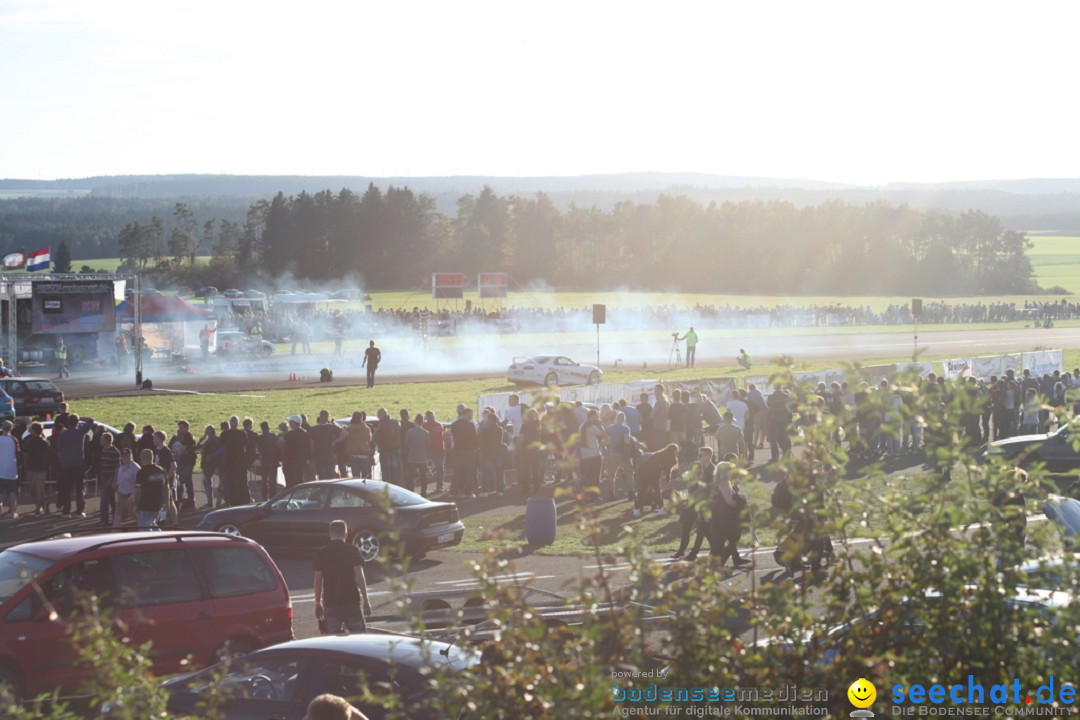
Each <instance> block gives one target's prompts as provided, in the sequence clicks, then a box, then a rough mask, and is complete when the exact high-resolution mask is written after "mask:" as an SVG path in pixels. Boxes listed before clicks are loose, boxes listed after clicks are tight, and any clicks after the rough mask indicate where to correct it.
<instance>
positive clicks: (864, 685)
mask: <svg viewBox="0 0 1080 720" xmlns="http://www.w3.org/2000/svg"><path fill="white" fill-rule="evenodd" d="M847 697H848V700H849V701H850V702H851V704H852V705H854V706H855V707H857V708H868V707H870V706H871V705H873V704H874V700H875V699H877V688H875V687H874V683H872V682H870V681H869V680H867V679H866V678H859V679H858V680H856V681H855V682H853V683H851V687H849V688H848V689H847Z"/></svg>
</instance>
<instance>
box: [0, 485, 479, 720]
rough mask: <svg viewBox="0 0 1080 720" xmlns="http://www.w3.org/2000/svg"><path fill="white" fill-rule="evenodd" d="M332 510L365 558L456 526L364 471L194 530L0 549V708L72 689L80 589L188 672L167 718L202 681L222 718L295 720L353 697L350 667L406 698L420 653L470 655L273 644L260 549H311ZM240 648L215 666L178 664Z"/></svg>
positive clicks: (95, 534) (278, 587)
mask: <svg viewBox="0 0 1080 720" xmlns="http://www.w3.org/2000/svg"><path fill="white" fill-rule="evenodd" d="M339 518H340V519H345V520H346V522H347V523H348V525H349V528H350V532H351V534H350V535H349V537H348V541H349V542H352V543H354V544H355V545H356V546H357V547H358V548H360V550H361V553H362V555H363V557H364V560H365V561H366V562H376V561H381V560H383V559H384V558H387V557H390V556H395V557H399V556H402V555H405V554H408V555H410V556H412V557H422V556H423V554H424V553H426V552H427V551H429V550H432V549H435V548H440V547H447V546H451V545H456V544H458V543H460V542H461V538H462V535H463V533H464V525H463V524H462V523H461V521H460V519H459V517H458V509H457V506H456V505H455V504H454V503H447V502H433V501H429V500H427V499H426V498H423V497H421V496H419V495H416V494H415V493H411V492H409V491H407V490H404V489H402V488H399V487H397V486H394V485H390V484H387V483H383V482H381V481H378V480H340V481H316V482H311V483H304V484H301V485H298V486H296V487H295V488H292V489H289V490H287V491H286V492H283V493H281V494H279V495H278V496H276V497H274V498H271V499H270V500H268V501H267V502H263V503H258V504H253V505H249V506H244V507H235V508H228V509H224V510H218V511H214V512H210V513H208V514H207V515H206V516H204V518H203V520H202V522H201V523H200V524H199V526H198V528H197V529H196V530H183V531H179V530H177V531H165V532H145V531H139V530H135V529H132V530H131V531H130V532H123V533H107V532H102V531H98V530H91V531H88V532H85V533H77V534H74V536H73V534H72V533H62V534H59V535H55V536H49V537H45V538H42V539H39V540H36V541H30V542H24V543H20V544H17V545H14V546H13V547H10V548H8V549H6V550H3V551H0V619H2V622H0V708H2V707H4V705H5V703H6V702H10V701H12V700H14V699H25V698H30V697H34V696H36V695H38V694H40V693H49V692H52V691H53V690H56V689H58V688H59V690H60V693H61V695H64V696H70V695H74V694H75V693H77V692H78V690H79V687H80V684H81V683H82V682H83V681H84V680H85V679H86V678H87V676H88V675H89V673H90V670H88V669H86V668H85V666H84V665H83V664H82V663H80V662H79V661H78V653H77V649H76V648H75V647H73V645H72V643H71V630H72V624H73V623H74V622H75V621H76V620H77V618H78V617H79V616H80V614H81V613H82V611H83V609H84V603H85V601H86V600H88V599H89V597H90V596H94V597H96V598H98V602H99V603H100V605H101V607H102V608H103V609H105V610H106V611H108V612H109V613H110V614H111V616H112V618H113V619H114V620H115V621H116V622H118V623H119V624H120V625H121V626H123V627H127V628H129V633H130V639H131V642H132V644H134V645H138V644H142V643H144V642H147V641H151V642H152V648H153V655H152V657H151V660H152V662H153V671H154V672H155V673H157V674H161V675H174V674H176V673H179V672H187V673H189V674H187V675H184V676H181V677H178V678H176V679H174V680H172V681H170V682H169V683H168V684H167V687H168V689H169V691H170V693H171V698H172V699H171V700H170V705H169V707H170V710H171V711H174V712H176V713H181V712H189V711H191V710H192V709H193V708H194V706H195V704H196V703H197V702H198V701H199V696H200V693H202V692H203V691H204V690H205V689H206V688H207V687H209V683H210V682H211V680H210V679H211V678H215V681H217V682H223V683H224V685H223V686H222V685H219V686H218V690H221V689H222V688H223V687H224V688H225V689H226V690H227V691H228V692H229V693H230V694H231V695H230V698H229V700H228V702H227V703H226V706H225V710H226V712H225V715H224V716H225V717H227V718H230V720H232V719H235V718H248V717H259V718H266V717H271V716H275V715H276V716H278V717H282V718H293V717H295V718H300V717H302V716H303V707H304V706H305V705H306V704H307V702H308V701H310V699H311V698H312V697H314V696H315V695H318V694H321V693H323V692H338V693H339V694H346V695H355V694H356V693H355V683H356V679H357V677H359V674H360V673H361V672H362V673H363V676H364V677H365V678H366V679H367V680H368V682H384V681H386V682H391V683H392V685H393V686H394V687H395V688H396V689H397V692H399V693H400V694H401V695H402V697H403V698H406V699H408V698H410V697H412V696H413V695H414V694H415V692H416V691H417V690H419V688H420V685H421V682H420V678H421V670H422V669H423V668H424V667H425V666H428V665H430V664H432V663H433V662H434V661H433V660H432V659H431V658H436V659H438V662H437V663H434V664H436V665H439V666H440V667H444V668H445V669H448V670H450V671H455V672H456V671H460V670H461V669H464V668H465V667H468V666H469V665H471V664H474V663H475V662H476V661H477V658H476V657H475V656H474V655H475V654H474V653H472V652H471V651H469V650H463V649H460V648H458V649H453V648H451V647H450V646H446V647H442V646H440V647H438V648H436V649H439V650H442V649H445V650H446V651H447V652H445V653H441V652H432V653H422V652H421V649H420V643H419V640H417V639H415V638H412V639H410V638H402V637H401V636H397V635H386V636H361V637H351V638H350V637H343V638H317V639H312V640H305V641H298V642H296V643H287V642H286V641H289V640H292V638H293V630H292V619H293V609H292V601H291V599H290V597H289V589H288V587H287V586H286V583H285V580H284V578H283V577H282V574H281V572H280V570H279V569H278V567H277V565H275V563H274V561H273V560H272V559H271V557H270V555H269V554H268V553H267V551H266V549H265V548H264V545H265V546H266V547H269V548H280V549H289V550H299V551H314V550H316V549H317V548H319V547H322V546H323V545H325V543H326V541H327V529H328V526H329V523H330V521H331V520H334V519H339ZM279 643H286V644H279ZM260 648H267V649H266V650H265V651H261V652H255V651H258V650H259V649H260ZM248 653H253V654H252V655H249V656H247V657H246V659H244V660H243V661H242V662H240V664H237V665H233V666H230V667H228V668H226V669H224V670H222V669H220V668H211V669H210V670H207V671H206V672H205V673H204V672H195V673H193V674H192V673H190V671H191V670H192V669H193V668H194V669H196V670H197V669H199V668H204V667H207V666H212V665H214V664H215V663H218V662H220V661H223V660H226V659H229V658H235V657H236V656H240V655H247V654H248ZM391 667H393V669H394V673H393V674H392V676H391V672H390V668H391ZM222 673H224V679H223V680H216V678H217V676H218V675H220V674H222ZM371 710H372V713H373V714H370V716H371V717H373V718H374V717H379V716H380V715H379V712H378V708H372V709H371Z"/></svg>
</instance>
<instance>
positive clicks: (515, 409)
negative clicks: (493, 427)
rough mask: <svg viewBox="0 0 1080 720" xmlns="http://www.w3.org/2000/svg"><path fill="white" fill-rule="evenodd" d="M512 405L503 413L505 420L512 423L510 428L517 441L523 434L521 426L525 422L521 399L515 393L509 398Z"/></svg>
mask: <svg viewBox="0 0 1080 720" xmlns="http://www.w3.org/2000/svg"><path fill="white" fill-rule="evenodd" d="M508 400H509V402H510V405H509V407H507V408H506V411H505V412H504V413H503V420H507V421H509V422H510V426H511V427H512V428H513V432H514V439H515V440H516V439H517V437H518V435H520V434H521V424H522V423H523V422H525V417H524V410H525V408H523V407H522V406H521V398H519V397H518V396H517V393H514V394H513V395H511V396H510V397H509V398H508Z"/></svg>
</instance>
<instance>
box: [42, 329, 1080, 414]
mask: <svg viewBox="0 0 1080 720" xmlns="http://www.w3.org/2000/svg"><path fill="white" fill-rule="evenodd" d="M722 332H723V331H710V330H709V329H708V328H701V329H700V335H701V336H702V339H701V342H700V344H699V345H698V351H697V352H698V357H697V362H696V363H695V365H696V367H698V368H701V369H702V370H705V369H707V368H709V367H720V366H726V367H729V368H730V366H731V364H732V363H733V361H734V358H735V356H736V355H737V354H738V352H739V349H740V348H746V350H747V351H748V352H749V353H750V354H751V355H752V356H753V357H754V358H755V359H756V360H757V361H758V362H768V360H769V359H771V358H773V357H775V356H777V355H790V356H791V357H792V358H794V359H795V361H796V362H799V361H804V362H805V361H817V360H836V361H837V364H838V365H839V364H840V363H842V362H845V361H850V360H852V359H854V358H858V359H861V360H873V359H884V358H904V357H911V355H912V353H913V350H914V347H915V346H914V342H913V337H912V336H911V335H908V334H904V333H868V334H865V335H862V334H838V333H829V332H823V333H822V334H820V335H788V336H783V335H774V336H763V337H758V338H747V337H740V338H725V337H723V335H722ZM378 342H379V346H380V347H381V348H382V352H383V363H382V365H381V366H380V368H379V371H378V375H377V382H380V383H391V382H432V381H440V380H452V379H466V378H487V377H491V378H497V377H505V373H506V369H507V367H508V366H509V364H510V362H511V359H512V358H513V357H514V356H515V355H517V356H520V355H531V354H536V353H550V354H562V355H567V356H569V357H571V358H573V359H575V360H577V361H578V362H581V363H587V364H594V363H595V362H596V344H595V343H593V344H588V343H581V342H579V341H575V342H570V343H566V344H560V343H553V344H548V345H546V346H544V347H526V346H523V345H522V344H521V342H520V339H518V338H516V337H515V336H513V335H511V336H477V338H476V343H475V344H474V345H472V346H471V347H467V348H462V349H457V350H452V351H451V350H439V349H435V348H429V349H427V350H424V349H419V348H417V347H416V346H415V344H414V342H413V341H412V340H411V339H405V338H387V339H386V340H385V341H383V340H380V341H378ZM350 344H351V345H357V346H359V344H360V340H359V339H357V340H351V341H350ZM1036 348H1044V349H1055V350H1056V349H1065V350H1067V349H1072V348H1080V328H1051V329H1042V328H1031V329H1027V328H1025V329H1008V330H961V331H955V330H949V331H942V332H934V331H928V332H925V331H924V332H921V333H920V334H919V337H918V350H919V354H920V356H923V357H935V356H948V357H970V356H976V355H993V354H995V353H1006V352H1024V351H1032V350H1035V349H1036ZM683 349H685V348H683ZM671 356H672V352H671V344H670V343H668V344H662V343H661V344H658V343H657V342H656V341H655V340H651V339H650V340H634V339H631V340H620V341H619V342H618V343H617V344H615V343H608V342H606V341H605V339H604V335H603V331H601V336H600V366H601V368H602V369H604V370H610V369H611V368H612V367H613V366H614V365H615V362H616V360H618V361H619V367H620V368H623V369H634V368H640V369H641V370H642V376H643V379H644V378H649V377H655V376H656V374H657V373H659V372H662V371H664V370H667V369H668V368H669V365H670V361H671V359H672V357H671ZM359 365H360V361H359V356H358V355H356V354H355V353H351V354H347V355H346V356H345V357H344V358H339V359H333V358H331V357H330V356H329V355H290V354H288V353H280V354H278V355H276V356H274V357H273V358H272V359H270V360H267V361H253V362H251V363H238V364H233V365H219V364H218V363H217V362H216V361H214V360H213V359H211V360H210V361H208V362H207V363H198V362H197V363H194V365H193V370H194V372H193V373H192V374H189V373H187V372H184V371H180V370H179V369H178V368H175V367H173V366H167V365H158V364H156V363H148V364H147V365H146V367H145V369H144V373H143V375H144V377H145V378H149V379H152V380H153V381H154V385H155V388H157V390H159V391H162V392H172V391H180V392H212V393H218V392H238V391H245V390H268V389H275V388H277V389H290V388H296V387H303V386H314V385H318V384H319V382H318V371H319V368H321V367H330V368H333V370H334V383H335V385H338V386H340V385H358V384H363V383H364V382H365V371H364V370H363V369H362V368H361V367H360V366H359ZM33 372H34V371H32V370H30V371H27V370H24V371H23V374H24V375H30V374H33ZM292 373H296V374H297V375H298V376H299V377H301V378H302V379H301V380H299V381H290V380H289V379H288V378H289V376H290V375H291V374H292ZM41 374H42V375H44V376H45V377H51V376H52V375H53V373H52V372H42V373H41ZM58 384H59V385H60V386H61V387H62V389H63V390H64V392H65V394H66V395H67V396H68V397H69V398H80V397H89V396H101V395H128V394H136V393H137V392H138V391H137V390H136V389H135V387H134V373H133V372H131V373H128V374H126V375H118V374H117V373H115V372H114V371H110V370H100V369H97V370H77V371H76V372H74V373H73V374H72V377H71V378H69V379H66V380H62V381H59V383H58Z"/></svg>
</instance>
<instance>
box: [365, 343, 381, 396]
mask: <svg viewBox="0 0 1080 720" xmlns="http://www.w3.org/2000/svg"><path fill="white" fill-rule="evenodd" d="M380 362H382V351H380V350H379V348H377V347H375V341H374V340H372V341H371V342H369V343H368V348H367V350H365V351H364V360H363V362H361V363H360V367H364V366H365V365H366V366H367V386H368V387H369V388H372V387H375V370H377V369H378V367H379V363H380Z"/></svg>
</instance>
